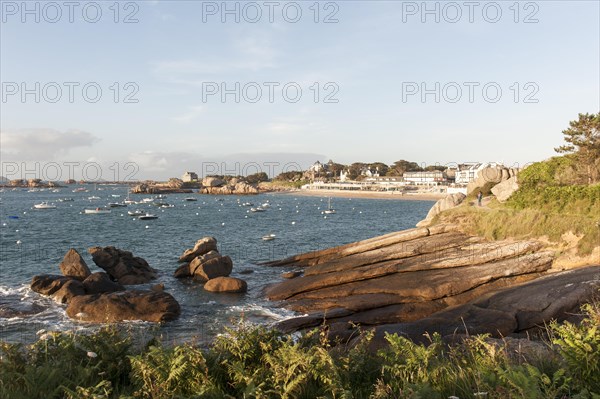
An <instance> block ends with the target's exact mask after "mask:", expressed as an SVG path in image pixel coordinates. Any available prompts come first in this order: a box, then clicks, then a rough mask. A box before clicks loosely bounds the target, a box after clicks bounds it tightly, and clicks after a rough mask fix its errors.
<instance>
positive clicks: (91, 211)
mask: <svg viewBox="0 0 600 399" xmlns="http://www.w3.org/2000/svg"><path fill="white" fill-rule="evenodd" d="M110 212H111V211H110V209H106V208H96V209H85V210H84V211H83V213H85V214H88V215H89V214H91V215H96V214H103V213H110Z"/></svg>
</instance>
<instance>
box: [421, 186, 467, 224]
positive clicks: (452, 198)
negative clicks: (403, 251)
mask: <svg viewBox="0 0 600 399" xmlns="http://www.w3.org/2000/svg"><path fill="white" fill-rule="evenodd" d="M466 197H467V196H466V195H464V194H463V193H454V194H449V195H447V196H446V197H445V198H442V199H441V200H438V201H437V202H436V203H435V204H434V205H433V207H432V208H431V209H430V210H429V212H428V213H427V216H426V217H425V219H424V220H421V221H420V222H419V223H417V227H426V226H429V225H430V224H431V221H432V220H433V218H434V217H436V216H437V215H439V214H440V213H442V212H444V211H446V210H448V209H451V208H454V207H456V206H458V205H460V204H461V203H462V202H463V201H464V199H465V198H466Z"/></svg>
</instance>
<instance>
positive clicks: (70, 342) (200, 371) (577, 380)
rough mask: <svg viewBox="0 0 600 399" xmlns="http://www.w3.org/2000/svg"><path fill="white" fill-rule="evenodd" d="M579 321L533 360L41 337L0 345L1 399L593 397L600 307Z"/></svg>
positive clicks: (469, 352) (407, 346) (305, 345)
mask: <svg viewBox="0 0 600 399" xmlns="http://www.w3.org/2000/svg"><path fill="white" fill-rule="evenodd" d="M582 316H583V321H582V322H580V323H577V324H574V323H569V322H565V323H563V324H558V323H555V322H552V323H550V324H549V325H548V326H547V333H548V334H547V339H546V341H545V342H544V343H539V344H538V347H537V348H536V350H531V351H529V352H527V351H514V348H512V349H511V347H509V345H508V341H502V340H492V339H489V338H488V337H487V336H485V335H477V336H466V337H464V339H463V340H459V341H457V342H456V343H453V344H447V343H445V342H444V341H442V339H441V338H440V336H439V335H437V334H436V335H432V336H427V338H428V343H427V344H416V343H413V342H412V341H410V340H408V339H406V338H403V337H400V336H397V335H388V336H387V337H386V339H387V341H388V342H389V345H388V346H387V347H385V348H383V349H380V350H378V351H375V350H373V349H372V348H371V347H370V345H369V344H370V340H371V338H372V334H371V333H370V332H368V331H367V332H363V333H362V334H361V335H360V336H359V337H356V338H355V339H354V341H353V342H352V345H346V344H345V343H337V345H332V343H331V342H330V341H329V340H328V339H327V332H326V330H325V329H316V330H313V331H311V332H309V333H307V334H304V335H303V336H301V337H297V336H291V335H287V334H282V333H280V332H278V331H276V330H272V329H269V328H266V327H262V326H253V325H249V324H245V323H240V324H239V325H238V326H237V327H236V328H231V329H228V330H226V331H225V332H224V333H223V334H222V335H220V336H218V337H217V338H216V339H215V340H214V342H212V343H211V344H210V345H208V346H205V347H201V346H197V345H193V344H191V343H184V344H179V345H163V344H161V343H160V341H159V340H157V339H152V340H150V341H149V342H134V341H133V340H132V339H131V338H130V337H128V334H127V331H123V330H120V329H118V328H117V327H105V328H102V329H100V330H99V331H98V332H97V333H95V334H92V335H82V334H76V333H68V332H65V333H60V332H43V334H42V335H41V336H40V337H39V340H38V341H37V342H36V343H34V344H32V345H29V346H22V345H19V344H9V343H6V342H1V343H0V396H1V397H4V398H15V399H18V398H44V399H51V398H64V397H66V398H97V399H100V398H156V399H159V398H160V399H163V398H318V397H321V398H373V399H376V398H414V399H416V398H432V399H445V398H449V397H457V398H473V397H484V398H489V399H495V398H498V399H500V398H501V399H505V398H510V397H515V398H516V397H519V398H528V399H535V398H540V399H542V398H543V399H548V398H565V399H566V398H573V399H575V398H578V399H583V398H598V397H600V303H598V302H595V303H591V304H588V305H585V306H584V307H583V309H582ZM526 342H529V341H526ZM523 346H525V345H524V344H523ZM519 347H521V344H519Z"/></svg>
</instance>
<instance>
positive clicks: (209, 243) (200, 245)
mask: <svg viewBox="0 0 600 399" xmlns="http://www.w3.org/2000/svg"><path fill="white" fill-rule="evenodd" d="M216 250H217V239H216V238H214V237H203V238H201V239H199V240H198V241H196V244H195V245H194V248H190V249H186V250H185V251H184V252H183V255H181V256H180V257H179V262H191V261H192V260H193V259H194V258H195V257H197V256H202V255H204V254H207V253H209V252H210V251H216Z"/></svg>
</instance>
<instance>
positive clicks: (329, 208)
mask: <svg viewBox="0 0 600 399" xmlns="http://www.w3.org/2000/svg"><path fill="white" fill-rule="evenodd" d="M323 213H326V214H328V215H330V214H332V213H335V209H333V208H332V207H331V197H329V202H328V205H327V209H326V210H324V211H323Z"/></svg>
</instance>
